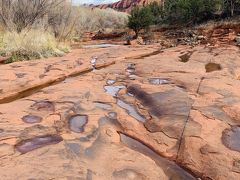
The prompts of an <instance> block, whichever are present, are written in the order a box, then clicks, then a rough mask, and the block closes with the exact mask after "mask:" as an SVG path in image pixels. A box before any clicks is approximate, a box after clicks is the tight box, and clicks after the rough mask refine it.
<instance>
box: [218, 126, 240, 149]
mask: <svg viewBox="0 0 240 180" xmlns="http://www.w3.org/2000/svg"><path fill="white" fill-rule="evenodd" d="M239 139H240V127H239V126H235V127H232V128H231V129H226V130H224V131H223V136H222V141H223V144H224V145H225V146H226V147H228V148H229V149H231V150H234V151H238V152H240V141H239Z"/></svg>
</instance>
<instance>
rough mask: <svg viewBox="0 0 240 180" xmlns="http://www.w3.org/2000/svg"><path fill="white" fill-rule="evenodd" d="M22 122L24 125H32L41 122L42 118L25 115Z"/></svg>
mask: <svg viewBox="0 0 240 180" xmlns="http://www.w3.org/2000/svg"><path fill="white" fill-rule="evenodd" d="M22 120H23V122H25V123H29V124H34V123H40V122H42V117H40V116H35V115H26V116H23V117H22Z"/></svg>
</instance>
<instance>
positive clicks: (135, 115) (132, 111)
mask: <svg viewBox="0 0 240 180" xmlns="http://www.w3.org/2000/svg"><path fill="white" fill-rule="evenodd" d="M117 105H118V106H119V107H121V108H123V109H125V110H126V111H127V113H128V114H129V115H130V116H132V117H133V118H135V119H137V120H138V121H140V122H145V121H146V119H145V118H144V117H143V116H142V115H141V114H139V113H138V112H137V110H136V109H135V108H134V107H133V106H131V105H129V104H127V103H126V102H124V101H122V100H120V99H118V100H117Z"/></svg>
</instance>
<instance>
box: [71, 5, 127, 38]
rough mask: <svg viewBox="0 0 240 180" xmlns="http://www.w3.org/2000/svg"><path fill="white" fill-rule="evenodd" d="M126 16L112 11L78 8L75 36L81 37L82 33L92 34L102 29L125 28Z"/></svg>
mask: <svg viewBox="0 0 240 180" xmlns="http://www.w3.org/2000/svg"><path fill="white" fill-rule="evenodd" d="M127 22H128V15H127V14H126V13H123V12H117V11H115V10H113V9H98V8H96V9H91V8H88V7H78V19H77V21H76V26H75V31H76V34H77V35H79V36H81V35H82V34H83V33H84V32H93V31H98V30H102V29H112V30H113V29H120V28H123V27H126V25H127Z"/></svg>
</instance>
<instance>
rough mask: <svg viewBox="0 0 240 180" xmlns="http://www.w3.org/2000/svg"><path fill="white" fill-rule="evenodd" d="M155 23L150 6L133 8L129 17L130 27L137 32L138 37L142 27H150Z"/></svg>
mask: <svg viewBox="0 0 240 180" xmlns="http://www.w3.org/2000/svg"><path fill="white" fill-rule="evenodd" d="M153 23H154V16H153V14H152V12H151V9H150V7H149V6H146V7H143V8H139V7H135V8H133V10H132V11H131V13H130V16H129V19H128V27H129V28H130V29H132V30H133V31H134V32H135V34H136V36H135V37H136V38H137V37H138V34H139V32H140V31H141V30H142V29H147V28H149V26H150V25H152V24H153Z"/></svg>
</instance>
